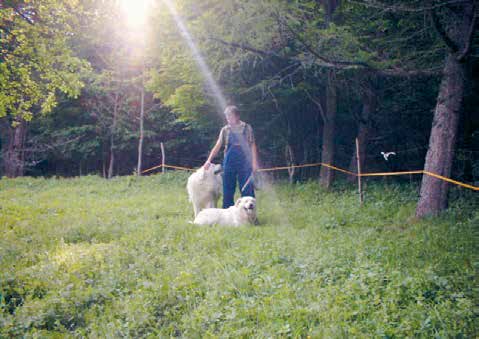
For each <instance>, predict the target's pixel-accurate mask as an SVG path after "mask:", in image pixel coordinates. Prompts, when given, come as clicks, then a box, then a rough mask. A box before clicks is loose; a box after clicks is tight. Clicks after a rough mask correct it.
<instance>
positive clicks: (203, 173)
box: [186, 164, 223, 217]
mask: <svg viewBox="0 0 479 339" xmlns="http://www.w3.org/2000/svg"><path fill="white" fill-rule="evenodd" d="M186 189H187V191H188V196H189V199H190V201H191V203H192V204H193V210H194V212H195V217H196V216H197V215H198V213H199V212H200V211H201V210H202V209H205V208H212V207H216V202H217V201H218V198H219V197H220V195H221V191H222V189H223V179H222V177H221V165H214V164H212V165H211V166H210V167H209V168H208V170H205V169H204V168H203V167H201V168H200V169H198V170H197V171H196V172H195V173H193V174H192V175H190V177H189V178H188V183H187V184H186Z"/></svg>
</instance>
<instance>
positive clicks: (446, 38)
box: [430, 11, 459, 53]
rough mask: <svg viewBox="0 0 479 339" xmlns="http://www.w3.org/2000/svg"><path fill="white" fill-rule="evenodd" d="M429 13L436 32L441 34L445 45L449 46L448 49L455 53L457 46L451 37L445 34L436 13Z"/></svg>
mask: <svg viewBox="0 0 479 339" xmlns="http://www.w3.org/2000/svg"><path fill="white" fill-rule="evenodd" d="M430 14H431V18H432V22H433V23H434V28H435V29H436V32H437V33H438V34H439V35H440V36H441V38H442V40H443V41H444V43H445V44H446V45H447V47H449V49H450V50H451V51H452V52H453V53H456V52H457V51H458V50H459V47H457V45H456V44H455V43H454V41H452V40H451V38H450V37H449V36H448V35H447V33H446V31H445V30H444V27H442V25H441V23H440V22H439V18H438V17H437V15H436V13H435V12H434V11H430Z"/></svg>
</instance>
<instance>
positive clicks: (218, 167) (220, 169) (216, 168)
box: [211, 164, 223, 175]
mask: <svg viewBox="0 0 479 339" xmlns="http://www.w3.org/2000/svg"><path fill="white" fill-rule="evenodd" d="M211 167H213V173H214V174H215V175H221V173H223V166H221V164H214V165H213V166H211Z"/></svg>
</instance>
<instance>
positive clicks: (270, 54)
mask: <svg viewBox="0 0 479 339" xmlns="http://www.w3.org/2000/svg"><path fill="white" fill-rule="evenodd" d="M209 38H210V39H211V40H213V41H217V42H219V43H222V44H223V45H226V46H231V47H235V48H238V49H243V50H245V51H250V52H253V53H256V54H259V55H261V56H263V57H274V58H277V59H280V60H285V61H289V62H295V63H299V62H300V61H299V60H295V59H292V58H288V57H284V56H281V55H279V54H277V53H275V52H272V51H264V50H260V49H257V48H254V47H252V46H249V45H245V44H241V43H237V42H227V41H224V40H222V39H220V38H217V37H213V36H210V37H209Z"/></svg>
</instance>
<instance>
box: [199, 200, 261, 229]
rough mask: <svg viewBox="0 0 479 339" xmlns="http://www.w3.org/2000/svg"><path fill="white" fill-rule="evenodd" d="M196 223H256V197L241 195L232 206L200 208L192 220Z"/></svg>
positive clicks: (236, 224)
mask: <svg viewBox="0 0 479 339" xmlns="http://www.w3.org/2000/svg"><path fill="white" fill-rule="evenodd" d="M194 223H195V224H197V225H227V226H241V225H245V224H248V223H249V224H255V223H256V199H255V198H253V197H242V198H240V199H238V200H237V201H236V204H235V205H234V206H231V207H229V208H226V209H221V208H207V209H204V210H202V211H201V212H200V213H198V215H197V216H196V218H195V221H194Z"/></svg>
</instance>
